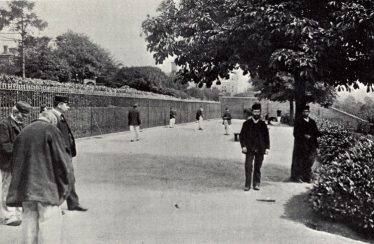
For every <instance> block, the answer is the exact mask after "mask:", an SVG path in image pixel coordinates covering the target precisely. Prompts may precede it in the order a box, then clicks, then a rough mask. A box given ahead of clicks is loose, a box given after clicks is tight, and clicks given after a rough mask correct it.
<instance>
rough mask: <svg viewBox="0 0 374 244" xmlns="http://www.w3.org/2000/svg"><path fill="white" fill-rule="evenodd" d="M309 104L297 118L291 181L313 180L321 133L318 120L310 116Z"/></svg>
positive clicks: (294, 132) (308, 181)
mask: <svg viewBox="0 0 374 244" xmlns="http://www.w3.org/2000/svg"><path fill="white" fill-rule="evenodd" d="M309 113H310V109H309V106H307V105H306V106H304V108H303V111H302V117H300V118H296V120H295V125H294V131H293V135H294V137H295V145H294V151H293V157H292V165H291V181H295V182H300V183H301V182H307V183H310V182H311V181H312V166H313V164H314V161H315V158H316V155H317V148H318V142H317V138H318V137H319V136H320V135H321V133H320V132H319V130H318V128H317V124H316V122H315V121H314V120H313V119H312V118H310V117H309Z"/></svg>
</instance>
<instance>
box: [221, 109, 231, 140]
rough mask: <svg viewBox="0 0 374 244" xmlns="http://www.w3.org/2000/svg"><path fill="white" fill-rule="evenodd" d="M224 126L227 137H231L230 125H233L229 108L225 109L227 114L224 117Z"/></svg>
mask: <svg viewBox="0 0 374 244" xmlns="http://www.w3.org/2000/svg"><path fill="white" fill-rule="evenodd" d="M222 119H223V125H224V126H225V135H229V131H230V125H231V114H230V112H229V108H226V109H225V113H224V114H223V116H222Z"/></svg>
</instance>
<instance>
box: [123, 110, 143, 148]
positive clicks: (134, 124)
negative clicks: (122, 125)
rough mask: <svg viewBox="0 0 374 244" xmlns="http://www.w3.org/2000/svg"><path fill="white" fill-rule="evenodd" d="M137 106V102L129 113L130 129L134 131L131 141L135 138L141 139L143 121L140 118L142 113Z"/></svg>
mask: <svg viewBox="0 0 374 244" xmlns="http://www.w3.org/2000/svg"><path fill="white" fill-rule="evenodd" d="M137 107H138V104H136V103H135V104H134V105H133V106H132V109H130V111H129V113H128V115H127V119H128V124H129V127H130V131H131V132H132V135H133V138H132V139H131V142H133V141H135V140H136V141H139V130H140V125H141V123H142V122H141V120H140V113H139V111H138V109H137Z"/></svg>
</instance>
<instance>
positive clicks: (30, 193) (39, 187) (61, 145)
mask: <svg viewBox="0 0 374 244" xmlns="http://www.w3.org/2000/svg"><path fill="white" fill-rule="evenodd" d="M52 123H55V124H57V119H56V117H55V116H54V115H53V113H52V112H51V111H45V112H42V114H41V116H40V117H39V119H38V120H36V121H34V122H32V123H31V124H30V125H28V126H26V127H25V128H24V129H23V130H22V131H21V133H20V134H19V135H18V136H17V138H16V140H15V142H14V151H13V156H12V163H13V168H12V181H11V183H10V187H9V194H8V197H7V204H8V205H9V206H12V207H21V206H22V208H23V212H22V233H23V235H22V243H61V232H62V214H61V208H60V206H61V204H62V203H63V201H64V200H65V199H66V197H67V196H68V192H69V189H70V186H69V183H70V182H71V178H72V177H71V174H72V171H71V169H70V168H69V165H71V162H70V161H71V157H70V155H69V154H68V153H67V150H66V146H65V142H64V141H63V137H62V134H61V132H60V131H59V130H58V129H57V128H56V126H55V125H53V124H52Z"/></svg>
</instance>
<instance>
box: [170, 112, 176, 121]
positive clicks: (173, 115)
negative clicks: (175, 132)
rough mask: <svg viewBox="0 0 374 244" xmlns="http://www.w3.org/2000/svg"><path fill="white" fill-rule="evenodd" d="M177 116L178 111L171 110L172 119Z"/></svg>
mask: <svg viewBox="0 0 374 244" xmlns="http://www.w3.org/2000/svg"><path fill="white" fill-rule="evenodd" d="M176 115H177V111H175V110H170V119H175V117H176Z"/></svg>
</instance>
